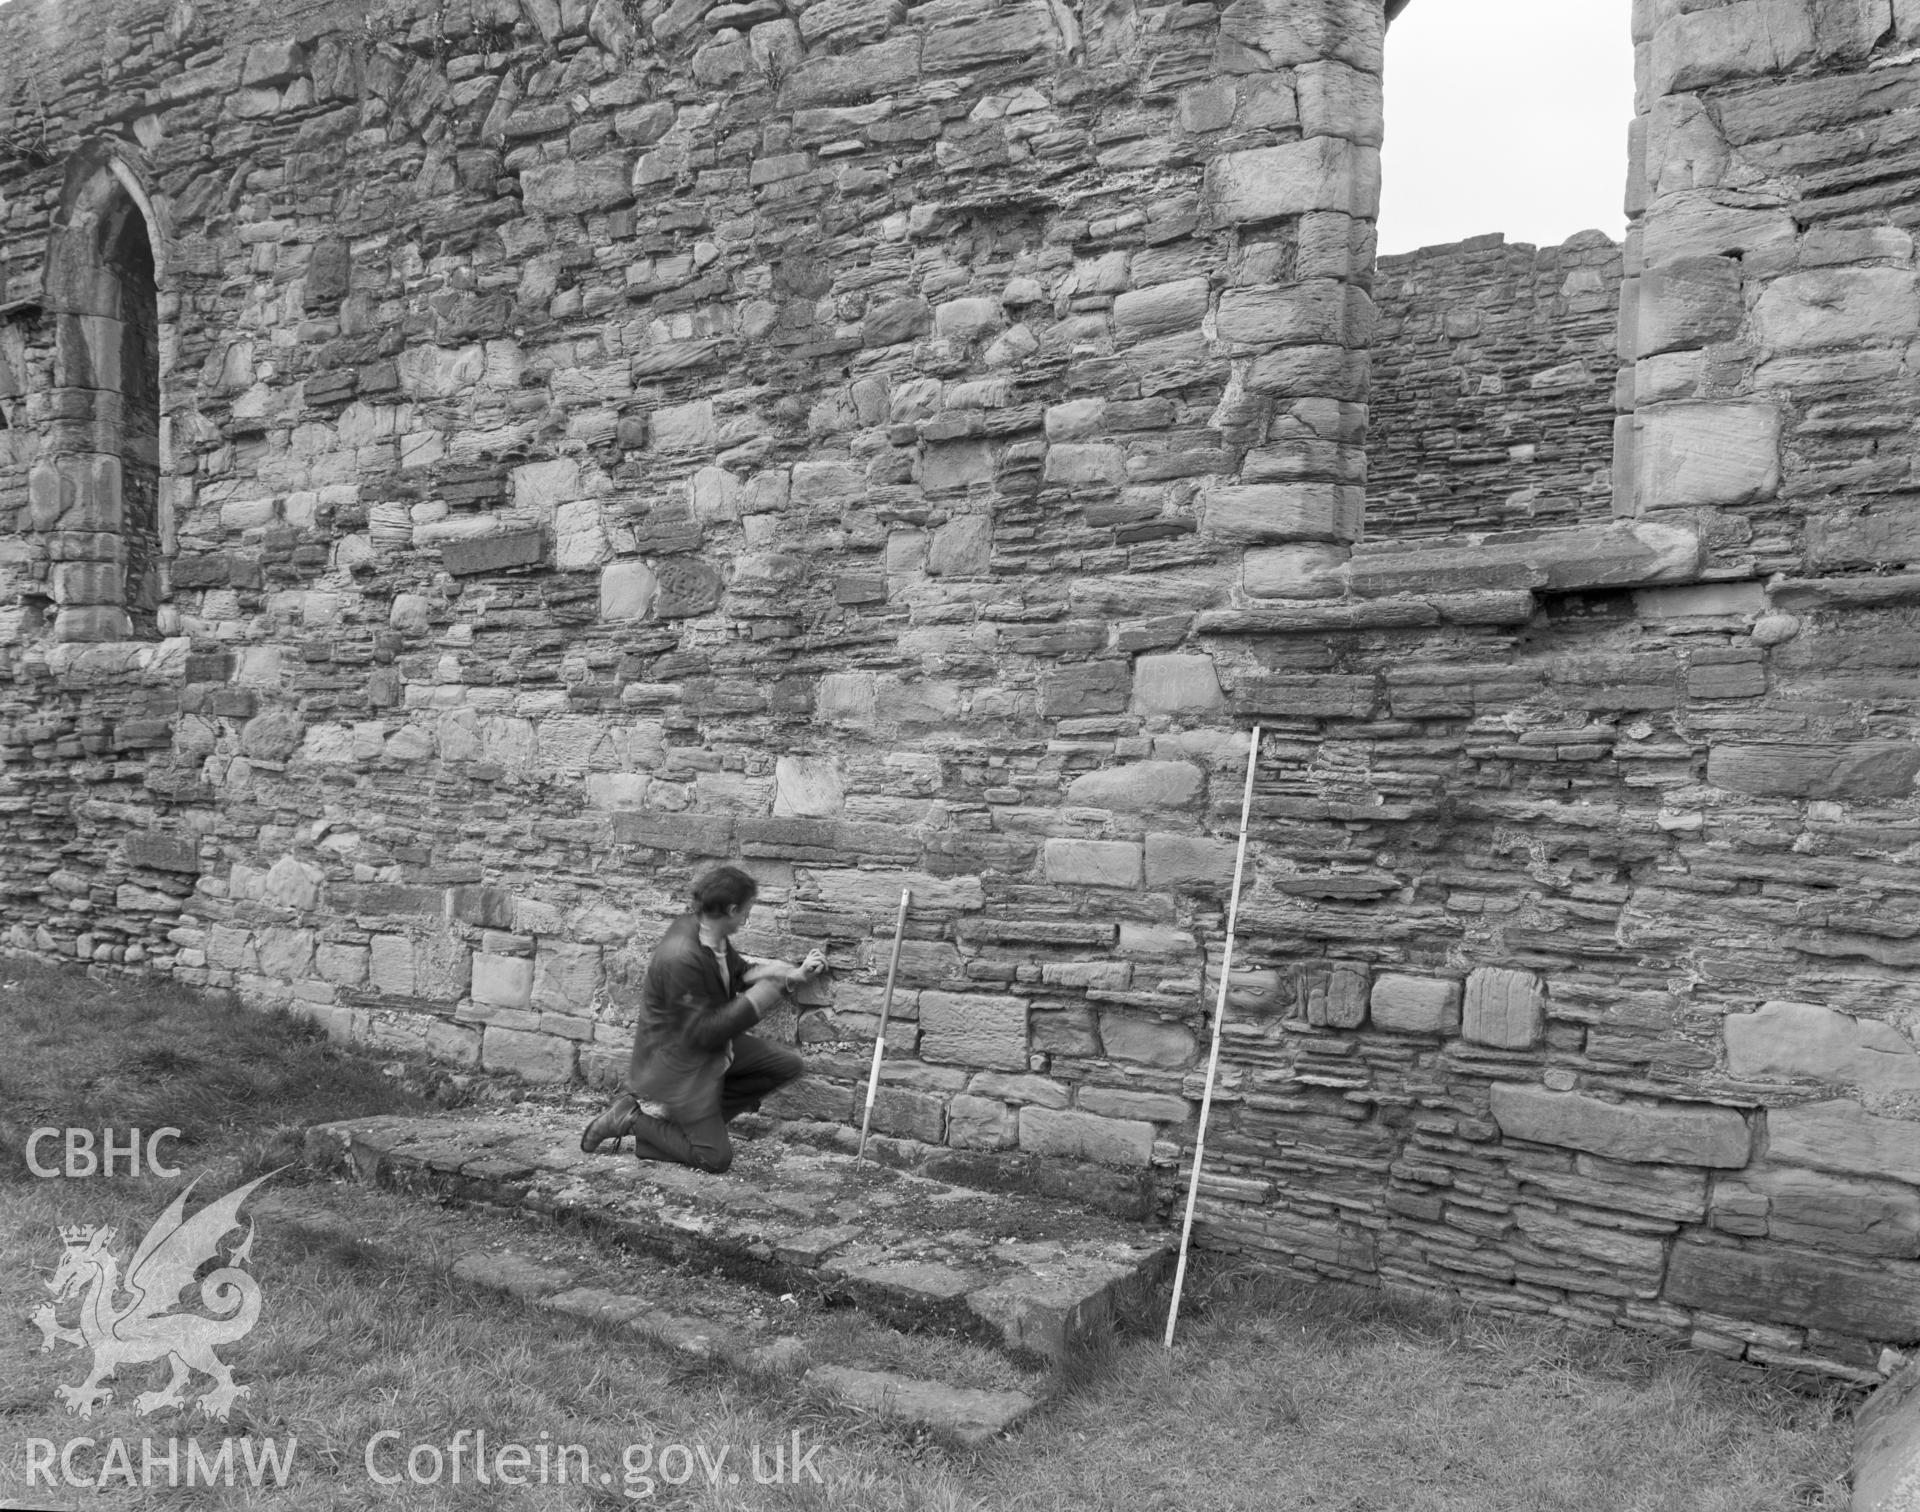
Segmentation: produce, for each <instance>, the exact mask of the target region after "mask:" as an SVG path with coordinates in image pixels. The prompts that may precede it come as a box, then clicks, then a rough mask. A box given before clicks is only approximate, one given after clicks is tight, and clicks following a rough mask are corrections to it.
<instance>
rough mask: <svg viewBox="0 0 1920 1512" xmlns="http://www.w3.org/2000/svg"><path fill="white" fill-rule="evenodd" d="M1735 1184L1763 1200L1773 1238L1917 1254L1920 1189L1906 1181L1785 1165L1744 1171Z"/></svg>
mask: <svg viewBox="0 0 1920 1512" xmlns="http://www.w3.org/2000/svg"><path fill="white" fill-rule="evenodd" d="M1740 1183H1741V1185H1743V1186H1744V1187H1745V1188H1746V1189H1747V1190H1748V1191H1750V1192H1753V1193H1755V1194H1757V1195H1758V1196H1760V1197H1761V1198H1763V1199H1764V1200H1765V1202H1766V1204H1767V1233H1768V1234H1769V1235H1770V1236H1771V1237H1773V1238H1775V1239H1779V1240H1782V1241H1784V1242H1786V1243H1789V1244H1806V1245H1811V1246H1814V1247H1816V1248H1820V1249H1839V1250H1845V1251H1847V1252H1849V1253H1851V1254H1859V1255H1892V1256H1896V1257H1899V1258H1903V1259H1912V1258H1913V1257H1914V1256H1916V1255H1920V1191H1916V1190H1915V1189H1914V1188H1912V1187H1910V1186H1902V1185H1899V1184H1898V1183H1896V1182H1891V1181H1859V1180H1853V1179H1849V1178H1847V1177H1841V1176H1832V1175H1828V1174H1827V1173H1826V1172H1823V1171H1802V1170H1791V1169H1786V1170H1758V1171H1747V1172H1744V1173H1743V1174H1742V1176H1741V1178H1740ZM1722 1184H1723V1185H1724V1184H1725V1183H1724V1181H1723V1183H1722ZM1717 1194H1718V1189H1717V1188H1716V1200H1718V1198H1717Z"/></svg>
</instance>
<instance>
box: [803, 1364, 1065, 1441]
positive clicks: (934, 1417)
mask: <svg viewBox="0 0 1920 1512" xmlns="http://www.w3.org/2000/svg"><path fill="white" fill-rule="evenodd" d="M807 1379H808V1380H809V1381H814V1382H818V1383H819V1384H820V1385H823V1386H826V1387H828V1388H830V1389H831V1390H833V1391H835V1392H837V1393H838V1394H839V1395H840V1396H841V1397H842V1398H843V1399H844V1400H846V1401H848V1402H851V1403H853V1404H854V1405H855V1406H859V1407H865V1408H866V1409H868V1410H869V1411H870V1412H877V1413H879V1414H881V1415H882V1416H883V1417H902V1418H907V1419H909V1420H910V1421H913V1422H917V1423H925V1424H927V1425H928V1426H929V1427H931V1428H935V1429H938V1430H940V1431H942V1432H945V1433H950V1434H952V1435H953V1436H954V1437H955V1438H957V1439H959V1440H960V1442H961V1443H963V1444H984V1443H986V1442H987V1441H988V1440H989V1439H994V1438H998V1437H999V1436H1000V1435H1001V1434H1003V1433H1005V1432H1006V1431H1007V1430H1008V1429H1009V1428H1011V1427H1013V1425H1014V1424H1015V1423H1017V1422H1018V1421H1019V1420H1020V1419H1021V1418H1023V1417H1025V1416H1026V1415H1027V1414H1028V1413H1029V1412H1031V1411H1032V1410H1033V1408H1034V1405H1035V1403H1034V1399H1033V1398H1032V1397H1030V1396H1028V1395H1027V1394H1026V1393H1025V1392H1023V1391H982V1390H980V1389H979V1388H978V1387H973V1386H947V1385H944V1384H942V1383H940V1382H938V1381H920V1380H915V1379H914V1378H913V1377H911V1376H904V1375H900V1374H898V1373H897V1372H894V1371H891V1370H856V1369H854V1368H853V1367H851V1366H847V1365H816V1366H814V1367H813V1369H811V1370H809V1371H808V1372H807Z"/></svg>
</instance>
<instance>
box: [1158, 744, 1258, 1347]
mask: <svg viewBox="0 0 1920 1512" xmlns="http://www.w3.org/2000/svg"><path fill="white" fill-rule="evenodd" d="M1259 761H1260V726H1259V725H1255V726H1254V727H1253V735H1252V739H1251V742H1250V743H1249V745H1248V746H1247V785H1246V787H1245V789H1244V790H1243V791H1242V792H1241V794H1240V846H1239V849H1238V850H1236V851H1235V852H1234V857H1233V897H1232V901H1231V902H1229V903H1228V904H1227V948H1226V950H1225V951H1224V952H1223V953H1222V954H1221V957H1220V991H1219V994H1218V995H1217V996H1216V997H1215V998H1214V1002H1213V1050H1212V1052H1211V1053H1210V1054H1209V1055H1208V1056H1207V1090H1206V1092H1205V1093H1204V1094H1203V1095H1202V1096H1201V1098H1200V1130H1199V1133H1198V1134H1196V1135H1195V1136H1194V1141H1193V1175H1192V1177H1191V1178H1190V1179H1189V1180H1188V1182H1187V1218H1186V1222H1185V1223H1183V1224H1181V1226H1180V1260H1179V1263H1178V1264H1177V1265H1175V1267H1174V1271H1173V1300H1172V1301H1171V1302H1169V1303H1168V1304H1167V1336H1166V1338H1165V1340H1163V1341H1162V1347H1163V1348H1166V1349H1172V1348H1173V1327H1174V1324H1175V1323H1177V1322H1178V1321H1179V1319H1180V1292H1181V1289H1182V1288H1183V1287H1184V1286H1185V1285H1186V1282H1187V1245H1188V1242H1189V1241H1190V1240H1191V1239H1192V1237H1193V1208H1194V1204H1195V1203H1196V1202H1198V1201H1199V1200H1200V1157H1201V1155H1202V1154H1203V1153H1204V1152H1205V1150H1206V1147H1207V1115H1208V1114H1209V1113H1211V1112H1212V1111H1213V1078H1214V1075H1215V1073H1216V1072H1218V1071H1219V1069H1220V1023H1221V1020H1222V1019H1224V1018H1225V1017H1226V1015H1227V982H1228V979H1229V978H1230V977H1231V976H1232V974H1233V931H1234V926H1235V925H1237V924H1238V923H1239V921H1240V872H1241V868H1242V867H1243V866H1245V864H1246V860H1247V820H1248V819H1249V818H1250V817H1251V816H1252V813H1253V771H1254V768H1255V767H1256V766H1257V765H1258V764H1259Z"/></svg>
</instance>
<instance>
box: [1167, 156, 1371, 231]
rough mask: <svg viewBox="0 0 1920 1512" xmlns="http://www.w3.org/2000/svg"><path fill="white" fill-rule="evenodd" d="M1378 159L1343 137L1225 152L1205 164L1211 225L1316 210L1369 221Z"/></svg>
mask: <svg viewBox="0 0 1920 1512" xmlns="http://www.w3.org/2000/svg"><path fill="white" fill-rule="evenodd" d="M1379 202H1380V155H1379V153H1378V152H1377V151H1376V150H1375V149H1373V148H1371V147H1361V146H1357V145H1355V144H1354V143H1353V142H1350V141H1348V140H1346V139H1345V138H1344V137H1332V136H1316V137H1307V138H1305V139H1303V140H1301V141H1298V142H1288V143H1285V144H1283V145H1281V146H1278V147H1253V148H1249V149H1247V150H1246V151H1244V152H1224V153H1221V154H1220V155H1219V156H1218V157H1216V158H1214V159H1213V161H1212V162H1210V163H1208V164H1207V172H1206V179H1205V183H1204V186H1203V188H1202V190H1201V208H1202V213H1203V214H1204V216H1205V217H1206V221H1207V224H1209V225H1212V226H1235V225H1241V224H1244V223H1246V222H1248V221H1265V220H1276V219H1278V218H1279V217H1281V216H1283V215H1305V214H1307V213H1308V212H1309V211H1313V210H1338V211H1340V212H1342V213H1343V214H1347V215H1363V216H1371V215H1374V214H1377V213H1378V211H1379V208H1380V203H1379Z"/></svg>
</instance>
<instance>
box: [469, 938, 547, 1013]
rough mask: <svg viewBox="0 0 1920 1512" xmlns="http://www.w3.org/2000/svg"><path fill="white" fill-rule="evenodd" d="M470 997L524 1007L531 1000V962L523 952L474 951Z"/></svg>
mask: <svg viewBox="0 0 1920 1512" xmlns="http://www.w3.org/2000/svg"><path fill="white" fill-rule="evenodd" d="M473 1000H474V1001H475V1002H476V1003H486V1004H488V1005H489V1006H491V1007H495V1008H525V1007H526V1006H527V1005H528V1004H529V1003H531V1002H532V1001H533V962H532V961H530V960H528V959H527V958H526V957H524V956H503V955H490V954H488V953H487V952H485V951H481V952H479V953H477V954H476V955H475V956H474V958H473Z"/></svg>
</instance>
